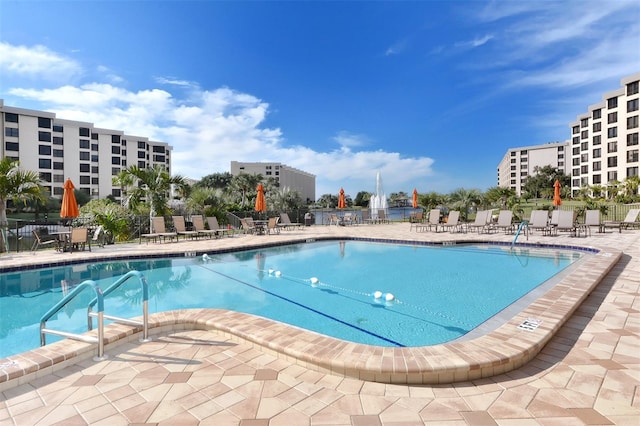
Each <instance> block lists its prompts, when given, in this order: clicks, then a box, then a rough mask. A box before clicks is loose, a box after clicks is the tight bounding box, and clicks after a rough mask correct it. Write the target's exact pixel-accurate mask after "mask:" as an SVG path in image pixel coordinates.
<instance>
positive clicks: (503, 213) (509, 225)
mask: <svg viewBox="0 0 640 426" xmlns="http://www.w3.org/2000/svg"><path fill="white" fill-rule="evenodd" d="M492 228H495V229H497V230H502V231H504V233H505V234H512V233H513V232H515V225H514V224H513V212H512V211H511V210H500V213H498V222H497V223H496V224H495V225H493V226H492Z"/></svg>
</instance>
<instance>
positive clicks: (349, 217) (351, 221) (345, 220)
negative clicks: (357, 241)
mask: <svg viewBox="0 0 640 426" xmlns="http://www.w3.org/2000/svg"><path fill="white" fill-rule="evenodd" d="M356 220H357V218H356V217H355V215H354V214H353V213H351V212H349V213H345V214H344V216H343V217H342V224H343V225H355V223H356Z"/></svg>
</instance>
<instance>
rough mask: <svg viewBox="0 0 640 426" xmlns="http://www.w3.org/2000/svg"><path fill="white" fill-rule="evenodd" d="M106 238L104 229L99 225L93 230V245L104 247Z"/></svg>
mask: <svg viewBox="0 0 640 426" xmlns="http://www.w3.org/2000/svg"><path fill="white" fill-rule="evenodd" d="M105 240H106V237H105V232H104V228H103V227H102V225H99V226H98V227H97V228H96V229H94V230H93V235H92V236H91V243H92V244H94V245H97V246H98V247H104V243H105Z"/></svg>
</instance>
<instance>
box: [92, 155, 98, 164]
mask: <svg viewBox="0 0 640 426" xmlns="http://www.w3.org/2000/svg"><path fill="white" fill-rule="evenodd" d="M91 162H92V163H97V162H98V156H97V155H92V156H91Z"/></svg>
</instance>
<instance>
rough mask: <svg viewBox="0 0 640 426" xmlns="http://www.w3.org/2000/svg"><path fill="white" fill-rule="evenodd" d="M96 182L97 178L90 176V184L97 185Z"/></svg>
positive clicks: (97, 182)
mask: <svg viewBox="0 0 640 426" xmlns="http://www.w3.org/2000/svg"><path fill="white" fill-rule="evenodd" d="M98 184H99V181H98V178H97V177H92V178H91V185H98Z"/></svg>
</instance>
